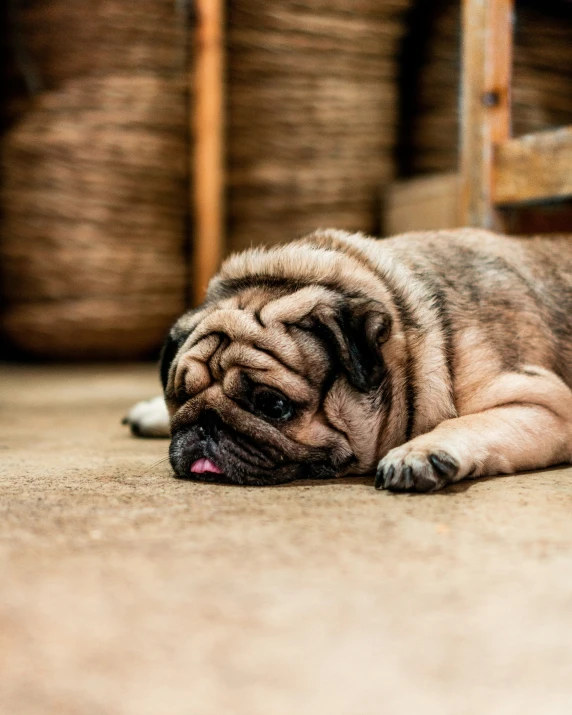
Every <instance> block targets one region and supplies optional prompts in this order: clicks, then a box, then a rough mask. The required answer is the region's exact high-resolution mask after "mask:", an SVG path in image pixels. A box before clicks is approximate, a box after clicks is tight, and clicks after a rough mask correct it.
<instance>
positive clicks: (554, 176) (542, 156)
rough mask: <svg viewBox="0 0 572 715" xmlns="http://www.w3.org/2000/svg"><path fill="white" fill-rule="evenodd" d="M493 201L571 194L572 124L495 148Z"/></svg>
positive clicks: (565, 196)
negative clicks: (571, 125)
mask: <svg viewBox="0 0 572 715" xmlns="http://www.w3.org/2000/svg"><path fill="white" fill-rule="evenodd" d="M494 174H495V176H494V179H495V180H494V196H493V198H494V201H495V203H497V204H504V205H506V204H519V203H527V202H528V203H530V202H534V201H542V200H545V199H557V198H568V197H572V127H563V128H562V129H557V130H555V131H546V132H537V133H535V134H528V135H526V136H523V137H519V138H518V139H509V140H508V141H506V142H503V143H502V144H500V145H499V146H497V147H496V148H495V151H494Z"/></svg>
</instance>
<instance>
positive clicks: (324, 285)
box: [166, 229, 572, 491]
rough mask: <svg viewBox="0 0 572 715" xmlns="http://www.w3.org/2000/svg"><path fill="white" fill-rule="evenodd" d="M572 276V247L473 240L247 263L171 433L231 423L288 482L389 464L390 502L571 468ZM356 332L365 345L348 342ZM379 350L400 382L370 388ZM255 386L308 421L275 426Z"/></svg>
mask: <svg viewBox="0 0 572 715" xmlns="http://www.w3.org/2000/svg"><path fill="white" fill-rule="evenodd" d="M554 252H555V254H556V255H557V256H558V258H557V259H555V258H554V257H553V253H554ZM571 276H572V244H569V243H567V242H566V241H564V240H561V241H553V242H550V241H541V240H535V241H533V240H528V241H527V240H525V239H520V240H517V239H507V238H502V237H498V236H495V235H494V234H491V233H488V232H485V231H476V230H470V229H464V230H459V231H449V232H427V233H423V234H409V235H405V236H401V237H396V238H394V239H389V240H384V241H377V240H374V239H368V238H365V237H363V236H361V235H359V234H353V235H350V234H347V233H344V232H341V231H321V232H317V233H315V234H312V235H311V236H309V237H307V238H306V239H303V240H301V241H299V242H296V243H293V244H288V245H285V246H283V247H279V248H274V249H271V250H268V251H266V250H264V249H254V250H251V251H247V252H246V253H243V254H239V255H236V256H232V257H231V258H230V259H228V260H227V262H226V263H225V265H224V266H223V268H222V269H221V271H220V273H219V274H218V276H217V277H216V278H215V279H213V281H212V282H211V284H210V286H209V291H208V295H207V299H206V301H205V304H204V306H203V307H202V308H201V309H200V310H199V311H196V312H194V313H191V314H188V315H187V316H183V318H181V320H180V321H179V322H178V323H177V324H176V326H175V328H174V331H173V335H175V336H179V335H181V336H183V337H182V339H183V342H182V344H181V346H180V348H179V350H178V353H177V354H176V356H175V358H174V360H173V363H172V365H171V368H170V371H169V373H168V374H169V379H168V383H167V387H166V400H167V404H168V407H169V411H170V414H171V416H172V428H173V429H174V430H179V431H180V430H181V429H183V428H185V427H186V426H188V425H193V424H195V423H196V422H197V420H200V415H201V414H203V413H204V412H205V411H209V410H210V411H214V412H216V414H217V415H219V417H220V418H221V419H222V420H223V422H224V423H225V424H228V425H229V428H232V429H233V430H236V431H239V432H241V433H243V434H245V435H249V436H250V437H252V438H254V437H255V438H256V439H258V440H261V441H262V442H263V443H264V444H267V445H268V446H269V447H271V448H272V450H274V451H275V452H276V453H279V454H280V456H279V457H276V460H277V464H278V465H280V464H282V462H284V463H286V462H287V461H289V462H292V460H295V459H297V460H300V461H301V462H304V460H307V462H308V463H309V464H310V463H312V460H314V461H315V462H316V463H317V462H318V461H319V460H323V459H326V458H328V459H329V458H330V456H331V459H332V460H333V461H332V464H333V465H345V466H343V467H342V466H338V467H336V468H335V469H334V468H333V467H332V469H334V471H335V472H336V474H343V473H347V472H349V473H368V472H373V471H375V469H376V467H378V464H379V470H378V478H377V485H378V486H382V487H386V488H390V489H411V490H420V491H427V490H433V489H437V488H439V487H442V486H444V485H445V484H447V483H449V482H452V481H458V480H459V479H462V478H463V477H466V476H480V475H490V474H500V473H506V472H511V471H515V470H519V469H530V468H535V467H542V466H546V465H549V464H555V463H557V462H562V461H570V460H571V459H572V391H571V383H572V365H571V364H570V362H569V358H570V357H571V356H572V334H570V331H569V327H570V325H571V323H568V322H567V317H566V316H567V315H568V312H567V306H570V307H571V308H572V277H571ZM340 316H343V320H345V321H346V322H345V323H344V322H343V320H342V318H341V317H340ZM354 319H355V321H358V320H359V321H361V322H357V323H356V325H359V326H362V327H361V328H359V330H361V333H360V334H359V335H355V334H354V333H355V330H356V328H355V326H354V327H351V328H347V327H344V326H347V325H350V324H351V325H354V323H352V321H353V320H354ZM348 321H349V322H348ZM386 325H387V326H388V327H387V328H385V327H384V326H386ZM316 326H321V327H318V328H317V327H316ZM344 330H348V331H350V330H351V331H352V334H351V335H350V334H349V332H347V333H344ZM340 331H341V332H340ZM375 331H378V332H375ZM384 331H385V332H384ZM376 335H379V337H378V338H376ZM324 336H326V338H324ZM324 340H326V342H324ZM376 340H377V341H378V342H377V343H376V342H375V341H376ZM352 341H353V342H352ZM356 341H357V342H356ZM346 343H347V344H346ZM332 346H335V350H337V351H338V352H337V353H336V354H337V357H335V356H334V357H333V356H332V350H333V349H334V348H333V347H332ZM370 349H371V350H373V351H374V353H375V355H377V358H376V360H377V361H378V362H379V365H380V366H385V367H384V368H383V370H384V371H383V370H382V369H381V367H380V371H381V372H380V375H381V377H380V381H381V382H380V384H376V385H373V386H372V387H371V388H369V387H368V388H366V387H363V386H362V387H360V384H361V383H360V382H359V381H360V380H362V381H363V380H365V381H366V382H367V375H365V376H364V375H362V373H360V369H362V367H363V366H362V365H361V363H360V360H362V358H363V365H369V364H370V363H368V362H367V360H368V359H370V358H369V357H368V355H369V353H368V350H370ZM360 351H361V352H362V353H363V352H364V351H365V356H364V355H362V354H361V353H360ZM358 353H359V354H358ZM356 355H358V358H357V362H358V365H357V367H356V371H357V372H356V374H355V375H354V374H353V373H352V370H353V362H354V361H355V360H356ZM333 365H335V366H336V367H335V369H336V371H337V373H336V375H335V376H334V378H333V379H332V378H331V370H332V366H333ZM371 369H375V367H372V368H371ZM362 372H363V370H362ZM245 379H247V380H248V381H249V382H248V384H249V385H263V386H264V385H265V386H268V387H270V388H273V389H275V390H278V391H280V392H281V393H283V394H284V395H285V396H286V397H287V398H289V399H291V400H293V401H294V402H295V403H296V404H298V405H300V406H301V407H300V408H299V409H298V410H297V412H296V415H295V417H294V418H292V419H291V420H289V421H285V422H283V423H280V424H279V423H273V422H272V420H270V421H268V420H266V419H264V418H262V417H261V416H260V415H259V414H255V413H253V412H252V411H251V410H250V409H247V408H245V407H244V399H246V398H244V394H243V393H244V390H245V389H246V388H245V383H244V380H245ZM328 380H330V383H331V384H330V383H328V384H327V386H326V387H327V389H326V388H324V385H326V383H327V381H328ZM356 381H357V382H356ZM364 384H366V383H364ZM356 385H357V387H356ZM249 389H250V388H249ZM323 389H325V392H323ZM241 400H242V402H241ZM241 405H242V406H241ZM273 454H274V452H273ZM317 455H321V456H317ZM320 463H321V462H320ZM336 470H337V471H336ZM302 471H303V470H302ZM231 477H232V475H231ZM261 479H262V478H261ZM239 481H243V482H246V483H248V479H247V477H246V476H241V477H240V479H239ZM262 481H264V480H262Z"/></svg>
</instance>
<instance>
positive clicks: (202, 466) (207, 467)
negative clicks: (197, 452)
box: [191, 457, 222, 474]
mask: <svg viewBox="0 0 572 715" xmlns="http://www.w3.org/2000/svg"><path fill="white" fill-rule="evenodd" d="M205 472H214V474H222V470H220V469H219V468H218V467H217V466H216V464H214V462H211V460H210V459H205V457H202V459H197V461H196V462H194V463H193V464H192V465H191V473H192V474H204V473H205Z"/></svg>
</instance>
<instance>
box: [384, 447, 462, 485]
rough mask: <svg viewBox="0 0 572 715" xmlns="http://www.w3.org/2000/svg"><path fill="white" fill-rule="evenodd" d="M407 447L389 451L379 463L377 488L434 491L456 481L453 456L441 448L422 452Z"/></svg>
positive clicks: (457, 467) (455, 461)
mask: <svg viewBox="0 0 572 715" xmlns="http://www.w3.org/2000/svg"><path fill="white" fill-rule="evenodd" d="M409 444H411V447H410V446H409ZM409 444H404V445H402V446H401V447H397V448H395V449H392V450H391V451H390V452H388V453H387V454H386V456H385V457H384V458H383V459H382V460H381V462H380V463H379V465H378V468H377V474H376V476H375V488H376V489H389V490H390V491H393V492H434V491H437V490H438V489H442V488H443V487H444V486H446V485H447V484H451V483H452V482H456V481H458V479H459V470H460V465H459V461H458V460H457V459H455V457H453V456H452V455H451V454H449V453H448V452H446V451H444V450H442V449H433V450H430V449H428V450H425V449H419V448H415V446H414V445H413V443H409Z"/></svg>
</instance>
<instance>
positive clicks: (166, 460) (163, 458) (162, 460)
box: [141, 455, 169, 477]
mask: <svg viewBox="0 0 572 715" xmlns="http://www.w3.org/2000/svg"><path fill="white" fill-rule="evenodd" d="M168 461H169V456H168V455H167V456H166V457H162V458H161V459H159V460H157V461H156V462H155V463H154V464H152V465H151V466H150V467H148V468H147V469H146V470H145V471H144V472H142V473H141V476H142V477H143V476H145V474H149V472H150V471H151V470H152V469H155V468H156V467H158V466H159V465H161V464H165V462H168Z"/></svg>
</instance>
